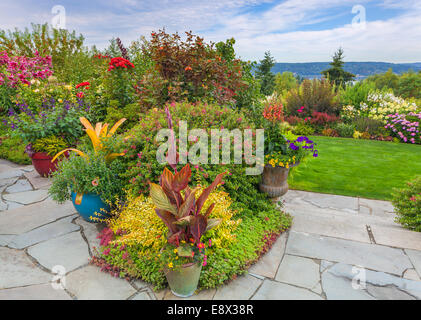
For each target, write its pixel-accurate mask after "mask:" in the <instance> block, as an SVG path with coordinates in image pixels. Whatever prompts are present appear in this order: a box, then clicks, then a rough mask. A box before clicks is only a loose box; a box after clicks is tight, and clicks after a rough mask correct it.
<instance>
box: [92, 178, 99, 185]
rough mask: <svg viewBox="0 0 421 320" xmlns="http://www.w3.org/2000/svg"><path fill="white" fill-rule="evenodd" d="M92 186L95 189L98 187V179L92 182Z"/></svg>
mask: <svg viewBox="0 0 421 320" xmlns="http://www.w3.org/2000/svg"><path fill="white" fill-rule="evenodd" d="M92 185H93V186H94V187H96V186H98V178H95V179H94V180H92Z"/></svg>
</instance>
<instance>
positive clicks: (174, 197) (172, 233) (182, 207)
mask: <svg viewBox="0 0 421 320" xmlns="http://www.w3.org/2000/svg"><path fill="white" fill-rule="evenodd" d="M224 175H225V172H223V173H220V174H219V175H218V176H217V177H216V178H215V180H214V181H213V182H212V183H211V184H210V186H209V187H207V188H205V189H204V190H203V192H202V193H201V195H200V196H199V197H198V198H197V200H196V193H197V192H198V190H199V188H198V187H197V188H194V189H193V190H192V189H190V188H189V186H188V183H189V180H190V176H191V169H190V166H189V165H188V164H187V165H185V166H184V167H183V168H182V169H181V170H180V171H178V172H175V173H174V174H173V173H172V172H171V171H170V170H168V169H167V168H165V169H164V172H163V173H162V175H161V178H160V182H159V185H158V184H155V183H151V184H150V187H151V189H150V195H151V198H152V201H153V202H154V204H155V206H156V209H155V210H156V213H157V215H158V216H159V217H160V218H161V219H162V221H163V222H164V223H165V225H166V226H167V227H168V243H170V244H172V245H174V246H176V247H177V249H178V250H177V253H178V255H179V256H181V257H191V256H192V247H191V246H189V245H184V246H183V245H181V246H180V242H183V243H184V242H185V243H188V242H189V241H190V239H194V242H195V243H196V244H197V245H199V244H200V243H201V242H200V241H201V237H202V235H203V234H204V233H205V232H207V231H209V230H211V229H212V228H214V227H216V226H217V225H219V224H220V223H221V220H220V219H208V218H209V215H210V214H211V212H212V210H213V208H214V206H215V204H214V203H213V204H211V205H210V206H209V207H208V209H207V210H206V212H205V213H204V214H202V213H201V211H202V208H203V205H204V203H205V201H206V199H207V198H208V197H209V195H210V194H211V192H212V191H213V190H214V189H215V188H216V187H217V185H218V184H220V183H221V182H222V178H223V176H224ZM183 194H184V197H183Z"/></svg>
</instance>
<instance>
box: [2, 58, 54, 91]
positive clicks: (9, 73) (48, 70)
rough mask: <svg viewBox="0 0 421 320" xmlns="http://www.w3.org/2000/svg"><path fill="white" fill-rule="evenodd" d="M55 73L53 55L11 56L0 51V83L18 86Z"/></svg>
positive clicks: (13, 86)
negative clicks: (52, 61)
mask: <svg viewBox="0 0 421 320" xmlns="http://www.w3.org/2000/svg"><path fill="white" fill-rule="evenodd" d="M52 74H53V71H52V63H51V56H48V55H47V56H45V57H43V56H40V55H39V53H38V51H35V54H34V57H25V56H10V55H9V54H8V53H7V52H6V51H2V52H0V85H4V84H6V85H7V86H9V87H12V88H16V87H17V86H18V85H19V84H27V85H30V84H31V80H33V79H45V78H47V77H49V76H51V75H52Z"/></svg>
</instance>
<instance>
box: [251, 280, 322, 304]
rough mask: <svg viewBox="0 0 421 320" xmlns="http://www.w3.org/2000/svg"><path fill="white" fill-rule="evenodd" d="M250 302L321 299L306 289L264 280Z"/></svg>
mask: <svg viewBox="0 0 421 320" xmlns="http://www.w3.org/2000/svg"><path fill="white" fill-rule="evenodd" d="M252 300H322V297H321V296H319V295H317V294H315V293H313V292H310V291H309V290H306V289H302V288H298V287H294V286H291V285H289V284H285V283H279V282H276V281H272V280H265V281H264V282H263V284H262V286H261V287H260V288H259V290H258V291H257V292H256V294H255V295H254V296H253V298H252Z"/></svg>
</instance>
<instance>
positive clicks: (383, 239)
mask: <svg viewBox="0 0 421 320" xmlns="http://www.w3.org/2000/svg"><path fill="white" fill-rule="evenodd" d="M371 229H372V232H373V235H374V239H375V240H376V243H377V244H382V245H385V246H390V247H397V248H406V249H415V250H421V232H414V231H410V230H406V229H403V228H384V227H380V226H371Z"/></svg>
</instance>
